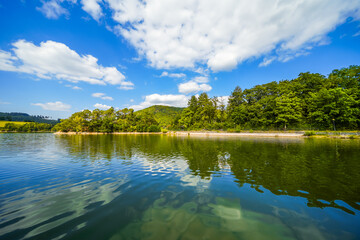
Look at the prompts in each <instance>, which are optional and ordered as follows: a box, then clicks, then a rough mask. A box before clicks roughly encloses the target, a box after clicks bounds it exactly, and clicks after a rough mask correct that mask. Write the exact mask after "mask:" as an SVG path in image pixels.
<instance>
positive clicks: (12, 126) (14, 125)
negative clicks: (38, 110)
mask: <svg viewBox="0 0 360 240" xmlns="http://www.w3.org/2000/svg"><path fill="white" fill-rule="evenodd" d="M52 127H53V125H52V124H48V123H34V122H29V123H24V122H20V123H19V122H7V123H5V125H4V126H3V127H0V130H1V131H4V132H50V131H51V129H52Z"/></svg>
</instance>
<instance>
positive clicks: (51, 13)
mask: <svg viewBox="0 0 360 240" xmlns="http://www.w3.org/2000/svg"><path fill="white" fill-rule="evenodd" d="M61 2H63V0H50V1H42V6H41V7H37V8H36V9H37V10H38V11H40V12H41V13H42V14H44V15H45V17H47V18H49V19H58V18H59V17H60V16H61V15H68V14H69V12H68V11H67V10H66V9H65V8H63V7H62V6H61V5H60V3H61Z"/></svg>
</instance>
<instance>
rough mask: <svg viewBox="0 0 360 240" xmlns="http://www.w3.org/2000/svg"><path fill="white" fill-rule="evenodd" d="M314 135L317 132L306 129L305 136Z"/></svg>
mask: <svg viewBox="0 0 360 240" xmlns="http://www.w3.org/2000/svg"><path fill="white" fill-rule="evenodd" d="M313 135H315V132H313V131H306V132H305V133H304V136H306V137H310V136H313Z"/></svg>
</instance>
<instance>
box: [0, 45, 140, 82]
mask: <svg viewBox="0 0 360 240" xmlns="http://www.w3.org/2000/svg"><path fill="white" fill-rule="evenodd" d="M12 45H13V46H14V48H13V49H12V51H13V54H12V53H11V52H6V51H1V50H0V70H3V71H14V72H22V73H28V74H33V75H36V76H37V77H39V78H42V79H56V80H66V81H70V82H73V83H76V82H87V83H90V84H100V85H107V84H110V85H120V86H121V87H127V88H130V87H133V85H134V84H133V83H132V82H129V81H125V76H124V75H123V74H122V73H121V72H119V71H118V70H117V69H116V68H115V67H103V66H102V65H99V64H98V63H97V61H98V59H97V58H95V57H93V56H91V55H79V54H78V53H77V52H75V51H74V50H71V49H70V48H69V47H68V46H66V45H65V44H63V43H59V42H54V41H46V42H41V43H40V45H39V46H36V45H34V44H33V43H31V42H27V41H25V40H18V41H17V42H15V43H13V44H12Z"/></svg>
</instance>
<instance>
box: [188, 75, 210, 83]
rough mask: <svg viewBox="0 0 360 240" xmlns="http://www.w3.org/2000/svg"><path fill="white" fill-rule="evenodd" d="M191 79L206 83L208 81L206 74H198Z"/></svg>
mask: <svg viewBox="0 0 360 240" xmlns="http://www.w3.org/2000/svg"><path fill="white" fill-rule="evenodd" d="M192 81H194V82H197V83H207V82H209V78H208V77H206V76H198V77H194V78H193V79H192Z"/></svg>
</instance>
